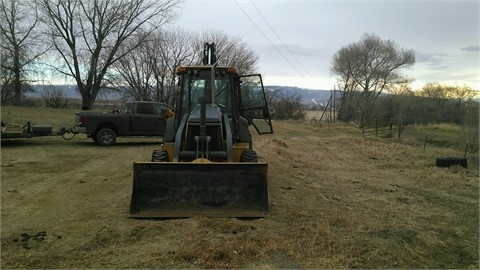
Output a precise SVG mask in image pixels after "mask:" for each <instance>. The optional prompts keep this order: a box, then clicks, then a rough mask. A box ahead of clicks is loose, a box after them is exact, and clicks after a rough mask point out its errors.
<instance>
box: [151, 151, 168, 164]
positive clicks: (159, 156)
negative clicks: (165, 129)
mask: <svg viewBox="0 0 480 270" xmlns="http://www.w3.org/2000/svg"><path fill="white" fill-rule="evenodd" d="M152 162H168V152H167V151H166V150H153V153H152Z"/></svg>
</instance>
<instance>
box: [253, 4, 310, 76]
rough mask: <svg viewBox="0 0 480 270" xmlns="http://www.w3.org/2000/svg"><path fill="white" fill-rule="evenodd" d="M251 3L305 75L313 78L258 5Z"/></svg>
mask: <svg viewBox="0 0 480 270" xmlns="http://www.w3.org/2000/svg"><path fill="white" fill-rule="evenodd" d="M250 2H251V3H252V5H253V6H254V7H255V9H256V10H257V12H258V14H260V16H261V17H262V18H263V20H264V21H265V23H267V25H268V27H270V30H272V32H273V33H274V34H275V36H276V37H277V38H278V40H279V41H280V42H281V43H282V45H283V47H284V48H285V49H286V50H287V51H288V52H289V53H290V55H291V56H292V57H293V59H295V61H296V62H297V64H298V65H299V66H300V67H301V68H302V69H303V71H305V73H307V74H308V76H310V77H313V76H312V75H311V74H310V72H308V70H307V69H306V68H305V67H304V66H303V65H302V63H301V62H300V61H299V60H298V58H297V57H296V56H295V54H293V53H292V51H291V50H290V49H289V48H288V46H287V45H286V44H285V42H283V40H282V39H281V38H280V36H279V35H278V33H277V31H275V29H273V27H272V25H271V24H270V23H269V22H268V20H267V18H266V17H265V16H264V15H263V13H262V12H261V11H260V9H258V7H257V5H255V3H254V2H253V1H252V0H250Z"/></svg>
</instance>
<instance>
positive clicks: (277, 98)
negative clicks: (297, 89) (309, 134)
mask: <svg viewBox="0 0 480 270" xmlns="http://www.w3.org/2000/svg"><path fill="white" fill-rule="evenodd" d="M267 93H268V94H267V95H268V97H267V100H269V101H268V104H269V107H270V108H271V111H272V113H271V114H272V118H274V119H276V120H301V119H304V118H305V112H304V111H303V108H302V103H301V99H302V97H301V95H300V94H298V93H278V92H276V91H267Z"/></svg>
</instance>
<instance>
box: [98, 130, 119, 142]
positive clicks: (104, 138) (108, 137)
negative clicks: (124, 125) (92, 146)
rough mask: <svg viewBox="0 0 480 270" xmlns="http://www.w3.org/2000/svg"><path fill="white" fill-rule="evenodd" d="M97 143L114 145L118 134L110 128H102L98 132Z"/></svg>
mask: <svg viewBox="0 0 480 270" xmlns="http://www.w3.org/2000/svg"><path fill="white" fill-rule="evenodd" d="M96 138H97V140H96V142H97V144H98V145H101V146H112V145H114V144H115V141H116V140H117V134H116V133H115V131H113V130H112V129H110V128H102V129H101V130H100V131H98V132H97V136H96Z"/></svg>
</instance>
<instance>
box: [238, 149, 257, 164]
mask: <svg viewBox="0 0 480 270" xmlns="http://www.w3.org/2000/svg"><path fill="white" fill-rule="evenodd" d="M240 162H258V157H257V152H255V151H253V150H243V152H242V156H241V157H240Z"/></svg>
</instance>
